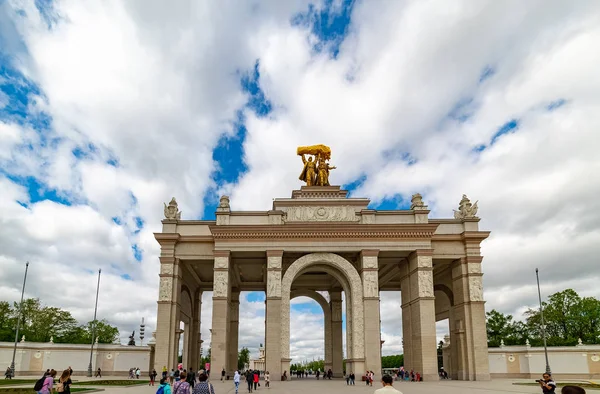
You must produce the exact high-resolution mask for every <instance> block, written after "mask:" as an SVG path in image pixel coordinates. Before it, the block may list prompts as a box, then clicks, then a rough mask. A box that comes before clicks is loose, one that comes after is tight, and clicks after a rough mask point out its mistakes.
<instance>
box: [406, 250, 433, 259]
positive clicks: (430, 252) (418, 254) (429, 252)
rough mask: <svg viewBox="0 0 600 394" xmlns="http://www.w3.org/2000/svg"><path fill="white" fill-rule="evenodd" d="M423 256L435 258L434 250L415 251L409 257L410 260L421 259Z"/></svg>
mask: <svg viewBox="0 0 600 394" xmlns="http://www.w3.org/2000/svg"><path fill="white" fill-rule="evenodd" d="M421 256H433V249H416V250H413V251H412V252H410V254H409V255H408V258H409V259H411V258H415V257H421Z"/></svg>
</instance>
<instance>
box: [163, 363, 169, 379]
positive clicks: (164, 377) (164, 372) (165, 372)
mask: <svg viewBox="0 0 600 394" xmlns="http://www.w3.org/2000/svg"><path fill="white" fill-rule="evenodd" d="M167 373H168V371H167V366H166V365H163V369H162V379H167Z"/></svg>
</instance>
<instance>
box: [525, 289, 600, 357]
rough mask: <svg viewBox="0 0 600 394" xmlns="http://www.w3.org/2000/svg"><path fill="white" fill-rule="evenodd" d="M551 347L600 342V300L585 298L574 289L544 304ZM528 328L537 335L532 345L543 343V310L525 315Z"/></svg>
mask: <svg viewBox="0 0 600 394" xmlns="http://www.w3.org/2000/svg"><path fill="white" fill-rule="evenodd" d="M542 307H543V309H544V322H545V325H546V335H547V339H548V345H551V346H567V345H575V344H577V341H578V340H579V339H580V338H581V340H582V341H583V342H585V343H590V344H597V343H600V301H599V300H598V299H596V298H593V297H586V298H581V297H580V296H579V294H577V292H575V291H574V290H573V289H566V290H564V291H560V292H558V293H554V294H552V295H551V296H550V297H548V301H547V302H543V303H542ZM525 317H526V319H527V323H526V324H527V327H528V328H529V330H530V331H531V332H532V334H533V336H534V341H532V345H539V344H541V342H542V339H541V338H542V333H541V316H540V311H539V309H529V310H527V311H526V312H525Z"/></svg>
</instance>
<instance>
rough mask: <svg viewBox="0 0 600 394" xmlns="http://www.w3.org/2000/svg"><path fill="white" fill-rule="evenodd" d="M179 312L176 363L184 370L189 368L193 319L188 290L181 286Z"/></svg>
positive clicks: (190, 296) (191, 302)
mask: <svg viewBox="0 0 600 394" xmlns="http://www.w3.org/2000/svg"><path fill="white" fill-rule="evenodd" d="M180 305H181V306H180V310H179V331H178V332H177V335H178V341H177V343H178V349H177V357H178V360H177V361H178V363H182V364H183V365H184V368H188V367H189V366H190V354H189V353H190V336H191V324H192V319H193V301H192V295H191V293H190V290H189V289H188V287H187V286H185V285H183V286H181V299H180Z"/></svg>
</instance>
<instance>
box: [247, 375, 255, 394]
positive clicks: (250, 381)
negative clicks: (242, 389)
mask: <svg viewBox="0 0 600 394" xmlns="http://www.w3.org/2000/svg"><path fill="white" fill-rule="evenodd" d="M246 383H247V384H248V392H249V393H251V392H252V384H253V383H254V374H253V373H252V371H251V370H247V371H246Z"/></svg>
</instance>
